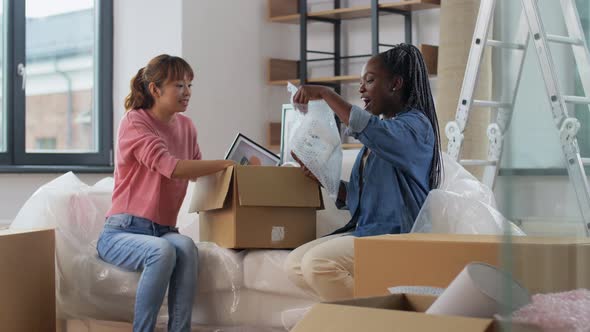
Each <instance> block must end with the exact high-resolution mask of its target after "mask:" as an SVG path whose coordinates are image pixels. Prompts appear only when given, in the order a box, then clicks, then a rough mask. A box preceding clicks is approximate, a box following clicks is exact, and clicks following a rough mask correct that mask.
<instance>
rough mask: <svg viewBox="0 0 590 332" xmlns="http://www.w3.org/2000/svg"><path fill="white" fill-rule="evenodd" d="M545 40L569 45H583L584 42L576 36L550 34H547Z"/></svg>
mask: <svg viewBox="0 0 590 332" xmlns="http://www.w3.org/2000/svg"><path fill="white" fill-rule="evenodd" d="M547 40H548V41H550V42H554V43H560V44H571V45H583V44H584V42H583V41H582V40H581V39H578V38H572V37H566V36H558V35H550V34H547Z"/></svg>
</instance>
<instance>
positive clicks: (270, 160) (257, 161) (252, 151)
mask: <svg viewBox="0 0 590 332" xmlns="http://www.w3.org/2000/svg"><path fill="white" fill-rule="evenodd" d="M225 159H226V160H233V161H235V162H236V163H237V164H239V165H250V166H278V165H279V163H280V158H279V156H277V155H276V154H274V153H273V152H272V151H270V150H268V149H266V148H265V147H263V146H262V145H260V144H258V143H256V142H255V141H253V140H252V139H250V138H248V137H246V136H245V135H244V134H242V133H238V134H237V135H236V138H235V139H234V141H233V143H232V145H231V146H230V148H229V150H228V151H227V153H226V154H225Z"/></svg>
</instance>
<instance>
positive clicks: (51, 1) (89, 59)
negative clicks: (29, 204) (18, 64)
mask: <svg viewBox="0 0 590 332" xmlns="http://www.w3.org/2000/svg"><path fill="white" fill-rule="evenodd" d="M26 1H27V2H26V50H25V52H26V75H27V76H26V107H25V111H26V152H28V153H35V152H42V153H51V152H59V153H76V152H96V151H97V147H98V144H97V143H98V142H97V128H98V121H97V117H96V112H95V111H96V110H94V103H93V99H94V72H95V71H94V65H95V59H94V56H95V54H96V52H95V49H94V41H95V29H94V27H95V23H94V17H95V14H94V10H95V8H94V1H93V0H59V1H55V0H26Z"/></svg>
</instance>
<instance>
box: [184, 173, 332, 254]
mask: <svg viewBox="0 0 590 332" xmlns="http://www.w3.org/2000/svg"><path fill="white" fill-rule="evenodd" d="M320 209H323V202H322V195H321V191H320V188H319V186H318V184H317V183H316V182H315V181H313V180H311V179H309V178H307V177H306V176H305V175H304V174H303V172H301V169H299V168H296V167H275V166H234V167H230V168H228V169H226V170H225V171H222V172H218V173H215V174H212V175H209V176H205V177H201V178H199V179H198V180H197V182H196V183H195V186H194V191H193V196H192V198H191V206H190V212H199V223H200V225H199V227H200V240H201V241H209V242H215V243H217V244H218V245H220V246H221V247H225V248H242V249H245V248H289V249H290V248H296V247H298V246H300V245H301V244H304V243H307V242H309V241H312V240H315V238H316V210H320Z"/></svg>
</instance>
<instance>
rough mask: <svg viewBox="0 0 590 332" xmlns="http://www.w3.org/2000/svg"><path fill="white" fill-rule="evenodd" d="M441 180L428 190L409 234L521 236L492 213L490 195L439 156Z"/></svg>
mask: <svg viewBox="0 0 590 332" xmlns="http://www.w3.org/2000/svg"><path fill="white" fill-rule="evenodd" d="M443 163H444V176H443V183H442V184H441V186H440V188H439V189H435V190H432V191H431V192H430V193H429V194H428V197H427V198H426V201H425V202H424V205H423V206H422V209H421V210H420V213H419V214H418V217H417V218H416V221H415V223H414V226H413V227H412V230H411V233H447V234H504V233H506V232H507V231H510V233H511V235H525V233H524V232H523V231H522V230H520V229H519V228H518V227H517V226H516V225H514V224H513V223H512V222H510V221H509V220H507V219H506V218H504V216H502V214H501V213H500V212H498V211H497V210H496V201H495V199H494V193H493V192H492V190H491V189H490V188H488V187H487V186H486V185H484V184H483V183H481V182H479V181H478V180H477V179H476V178H475V177H473V175H471V174H470V173H469V172H467V171H466V170H465V169H464V168H463V167H462V166H461V165H459V164H458V163H457V162H456V161H454V160H453V159H452V158H450V157H449V156H448V155H447V154H444V153H443Z"/></svg>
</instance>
